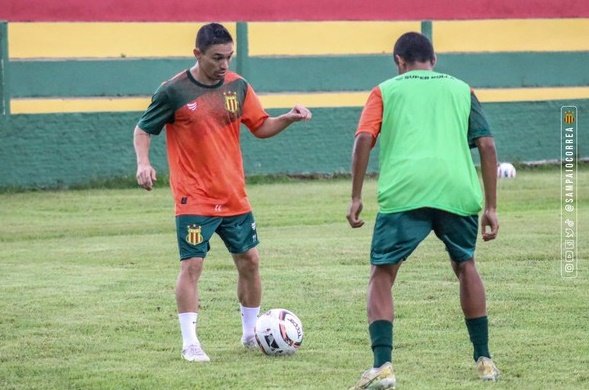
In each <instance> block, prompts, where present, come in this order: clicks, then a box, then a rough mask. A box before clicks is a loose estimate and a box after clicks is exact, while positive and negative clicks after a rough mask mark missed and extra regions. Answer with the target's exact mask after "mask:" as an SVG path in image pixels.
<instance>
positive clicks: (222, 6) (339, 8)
mask: <svg viewBox="0 0 589 390" xmlns="http://www.w3.org/2000/svg"><path fill="white" fill-rule="evenodd" d="M582 17H589V1H587V0H561V1H559V0H141V1H139V0H93V1H88V0H26V1H23V0H0V20H8V21H14V22H17V21H48V22H53V21H55V22H57V21H63V22H67V21H105V22H106V21H126V22H132V21H138V22H139V21H162V22H164V21H166V22H167V21H195V22H203V21H288V20H310V21H311V20H313V21H317V20H424V19H432V20H442V19H444V20H453V19H509V18H582Z"/></svg>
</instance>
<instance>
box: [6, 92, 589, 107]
mask: <svg viewBox="0 0 589 390" xmlns="http://www.w3.org/2000/svg"><path fill="white" fill-rule="evenodd" d="M476 94H477V96H478V97H479V99H480V100H481V101H482V102H485V103H496V102H519V101H522V102H523V101H548V100H573V99H589V87H571V88H506V89H477V90H476ZM367 98H368V91H364V92H325V93H302V94H294V93H293V94H290V93H284V94H278V93H277V94H260V100H261V101H262V104H263V105H264V107H265V108H267V109H271V108H290V107H292V106H293V105H295V104H298V103H300V104H304V105H306V106H307V107H310V108H319V107H324V108H336V107H362V106H364V103H366V99H367ZM150 100H151V97H147V96H146V97H135V98H124V97H123V98H77V99H74V98H72V99H12V100H11V101H10V110H11V112H12V113H13V114H50V113H72V112H128V111H143V110H145V109H146V108H147V106H148V105H149V102H150Z"/></svg>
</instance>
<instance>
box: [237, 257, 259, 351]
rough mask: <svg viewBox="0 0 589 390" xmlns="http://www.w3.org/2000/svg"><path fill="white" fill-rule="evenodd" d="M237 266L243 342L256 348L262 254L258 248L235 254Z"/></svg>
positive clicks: (246, 345)
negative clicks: (255, 332)
mask: <svg viewBox="0 0 589 390" xmlns="http://www.w3.org/2000/svg"><path fill="white" fill-rule="evenodd" d="M233 261H234V262H235V266H236V267H237V273H238V278H237V298H238V300H239V304H240V309H241V330H242V336H241V342H242V344H243V345H244V346H245V347H246V348H256V342H255V334H254V328H255V325H256V320H257V319H258V315H259V314H260V303H261V300H262V281H261V278H260V269H259V264H260V256H259V253H258V249H257V248H252V249H249V250H248V251H247V252H245V253H240V254H233Z"/></svg>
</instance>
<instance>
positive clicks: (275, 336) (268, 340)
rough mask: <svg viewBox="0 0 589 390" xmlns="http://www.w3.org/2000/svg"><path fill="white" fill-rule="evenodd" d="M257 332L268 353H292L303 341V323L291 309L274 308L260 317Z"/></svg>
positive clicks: (261, 346)
mask: <svg viewBox="0 0 589 390" xmlns="http://www.w3.org/2000/svg"><path fill="white" fill-rule="evenodd" d="M255 334H256V342H257V343H258V346H259V347H260V349H261V350H262V352H264V353H265V354H266V355H292V354H293V353H295V352H296V351H297V349H299V347H300V346H301V343H302V342H303V324H302V323H301V320H299V318H298V317H297V316H296V315H295V314H294V313H293V312H291V311H289V310H286V309H272V310H268V311H267V312H266V313H264V314H262V315H261V316H260V317H258V320H257V321H256V328H255Z"/></svg>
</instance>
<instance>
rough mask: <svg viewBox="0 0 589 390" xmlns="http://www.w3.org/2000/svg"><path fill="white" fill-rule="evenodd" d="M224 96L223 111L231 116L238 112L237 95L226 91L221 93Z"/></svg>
mask: <svg viewBox="0 0 589 390" xmlns="http://www.w3.org/2000/svg"><path fill="white" fill-rule="evenodd" d="M223 95H224V96H225V109H226V110H227V111H229V112H230V113H232V114H235V113H237V111H239V101H238V100H237V93H236V92H232V91H228V92H223Z"/></svg>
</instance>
